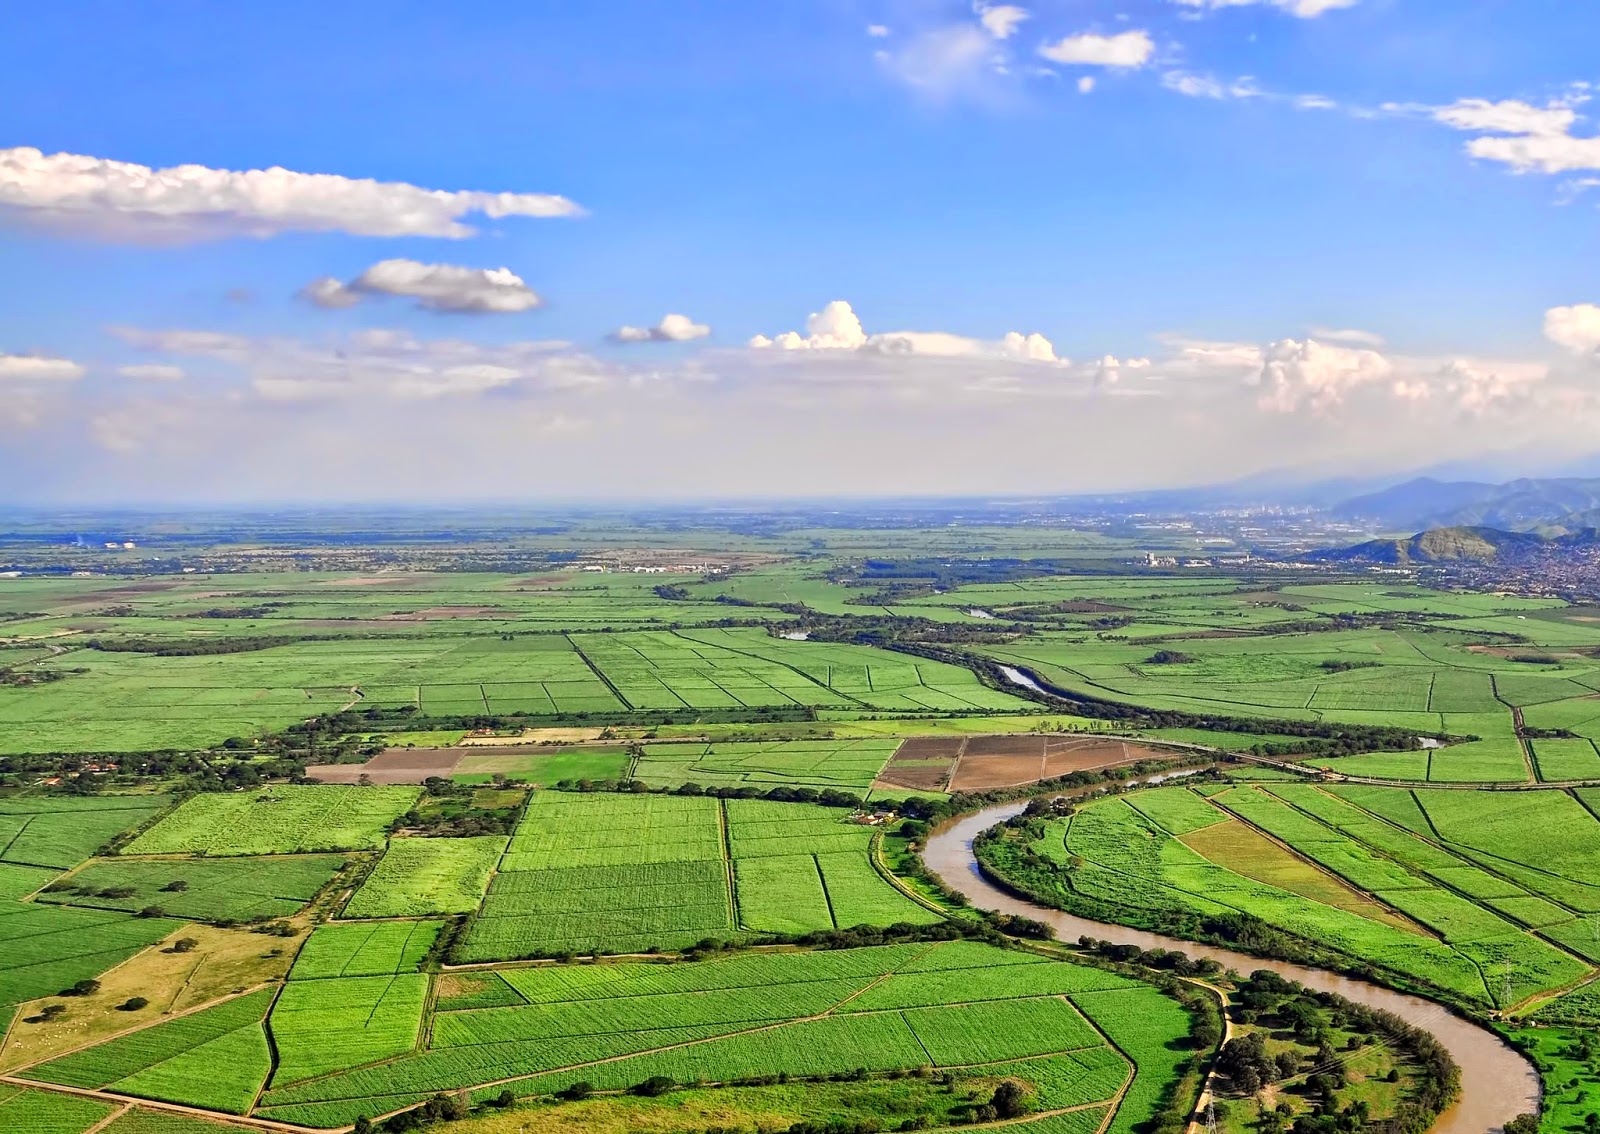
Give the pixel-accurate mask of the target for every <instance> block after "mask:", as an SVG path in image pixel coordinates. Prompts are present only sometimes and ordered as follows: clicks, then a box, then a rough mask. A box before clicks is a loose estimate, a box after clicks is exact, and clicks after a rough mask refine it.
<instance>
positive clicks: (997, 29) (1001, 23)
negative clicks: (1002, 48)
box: [973, 3, 1028, 39]
mask: <svg viewBox="0 0 1600 1134" xmlns="http://www.w3.org/2000/svg"><path fill="white" fill-rule="evenodd" d="M973 11H975V12H976V13H977V14H978V22H979V23H981V24H982V25H983V28H984V30H985V31H987V32H988V33H989V34H990V35H992V36H993V37H994V38H995V39H1010V38H1011V37H1012V36H1013V35H1015V34H1016V31H1017V29H1018V28H1019V27H1021V26H1022V21H1024V20H1026V19H1027V18H1028V10H1027V9H1026V8H1019V7H1017V6H1016V5H1015V4H983V3H977V4H974V5H973Z"/></svg>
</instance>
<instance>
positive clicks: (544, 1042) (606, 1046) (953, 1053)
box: [260, 941, 1189, 1128]
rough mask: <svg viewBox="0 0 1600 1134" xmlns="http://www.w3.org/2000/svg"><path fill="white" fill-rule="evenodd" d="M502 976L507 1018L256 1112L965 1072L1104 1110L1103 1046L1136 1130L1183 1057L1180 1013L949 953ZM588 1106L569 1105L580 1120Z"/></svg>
mask: <svg viewBox="0 0 1600 1134" xmlns="http://www.w3.org/2000/svg"><path fill="white" fill-rule="evenodd" d="M499 975H500V977H501V978H502V980H503V981H505V982H506V983H507V985H508V986H509V987H511V988H514V989H515V991H516V993H517V994H518V1001H517V1003H515V1004H512V1005H508V1006H503V1007H479V1008H465V1009H456V1010H446V1011H440V1012H439V1013H438V1014H437V1015H436V1017H435V1018H434V1020H433V1023H432V1026H431V1029H430V1034H431V1037H432V1039H431V1047H430V1049H429V1050H427V1051H423V1052H418V1053H415V1054H412V1055H409V1056H405V1057H402V1058H399V1059H395V1060H391V1061H388V1062H384V1063H380V1064H378V1065H376V1066H370V1067H366V1068H359V1069H355V1070H351V1071H347V1072H343V1073H339V1074H334V1075H331V1076H328V1077H326V1078H322V1079H317V1080H313V1081H310V1082H307V1083H304V1084H302V1085H299V1086H293V1085H290V1086H283V1087H279V1086H274V1087H273V1088H272V1089H271V1090H270V1091H269V1092H268V1094H267V1096H266V1097H265V1099H264V1100H263V1104H264V1106H263V1109H262V1110H261V1111H260V1114H261V1115H262V1116H263V1117H277V1118H280V1119H285V1120H290V1121H298V1122H304V1123H307V1124H310V1125H322V1126H326V1125H333V1124H336V1123H339V1122H348V1121H351V1120H353V1118H354V1117H355V1116H357V1115H359V1114H363V1113H373V1112H375V1111H377V1110H381V1109H387V1108H389V1107H390V1106H391V1105H404V1102H405V1101H409V1100H411V1099H414V1098H418V1097H422V1096H425V1095H426V1094H427V1093H429V1092H433V1091H440V1090H454V1089H459V1088H463V1087H467V1088H471V1087H474V1086H475V1085H477V1084H481V1083H497V1084H498V1083H500V1082H505V1083H506V1085H507V1086H508V1087H509V1088H510V1089H511V1090H512V1092H513V1093H514V1094H516V1095H519V1096H539V1095H548V1094H550V1093H552V1092H554V1091H557V1090H560V1089H562V1088H563V1087H564V1086H566V1085H568V1084H570V1083H573V1082H577V1081H579V1080H582V1081H584V1082H588V1083H590V1084H591V1085H592V1087H593V1088H594V1089H596V1090H598V1091H602V1092H604V1091H612V1090H623V1089H625V1088H627V1087H631V1086H632V1085H633V1084H635V1083H637V1082H640V1081H642V1080H643V1079H646V1078H649V1077H651V1076H654V1075H665V1076H668V1077H670V1078H671V1079H673V1080H674V1081H676V1082H680V1083H692V1082H694V1081H696V1080H704V1081H707V1082H722V1081H727V1080H730V1079H745V1078H751V1077H759V1076H763V1075H774V1074H776V1073H777V1072H778V1071H784V1072H786V1073H787V1074H788V1075H789V1076H791V1077H800V1076H809V1075H824V1076H825V1075H829V1074H833V1073H836V1072H838V1071H840V1070H850V1069H854V1068H858V1067H859V1068H865V1069H867V1070H868V1071H869V1072H870V1071H883V1072H887V1071H904V1070H910V1069H914V1068H917V1067H921V1066H924V1065H927V1064H930V1063H931V1064H933V1065H934V1066H935V1067H939V1066H944V1065H949V1066H952V1067H957V1068H968V1069H967V1070H962V1071H959V1072H957V1079H958V1083H961V1082H964V1081H965V1080H967V1079H973V1078H975V1079H978V1080H980V1081H983V1082H993V1081H995V1079H997V1078H998V1077H1000V1076H1002V1075H1006V1076H1013V1077H1016V1078H1018V1079H1019V1080H1021V1081H1023V1082H1025V1083H1027V1084H1028V1087H1029V1091H1030V1094H1032V1095H1033V1096H1034V1097H1035V1098H1036V1099H1038V1100H1039V1101H1040V1102H1042V1103H1045V1104H1047V1106H1048V1107H1049V1108H1050V1109H1059V1108H1062V1107H1069V1106H1089V1105H1091V1104H1094V1103H1096V1102H1103V1101H1104V1100H1108V1099H1110V1098H1112V1097H1113V1096H1114V1095H1116V1093H1117V1092H1118V1091H1119V1090H1120V1089H1121V1087H1122V1085H1123V1083H1124V1082H1125V1081H1126V1080H1127V1079H1128V1077H1129V1075H1130V1073H1131V1072H1132V1070H1133V1068H1132V1067H1131V1066H1130V1064H1129V1063H1128V1062H1127V1061H1126V1060H1125V1059H1124V1057H1123V1056H1122V1055H1121V1054H1120V1053H1119V1051H1118V1050H1117V1047H1114V1046H1113V1045H1112V1044H1111V1043H1108V1041H1107V1039H1106V1036H1107V1035H1110V1036H1111V1037H1112V1039H1113V1040H1114V1041H1115V1043H1116V1045H1117V1046H1120V1047H1121V1048H1122V1049H1123V1050H1126V1051H1130V1052H1132V1053H1133V1055H1134V1058H1135V1059H1136V1061H1137V1062H1138V1065H1139V1075H1138V1077H1137V1078H1136V1079H1135V1083H1136V1084H1137V1085H1138V1086H1139V1090H1138V1092H1137V1094H1130V1096H1129V1101H1128V1103H1127V1104H1125V1105H1126V1106H1127V1107H1128V1108H1129V1110H1128V1114H1127V1116H1126V1121H1125V1125H1126V1126H1128V1127H1130V1128H1131V1126H1132V1125H1134V1124H1135V1123H1138V1122H1140V1121H1142V1120H1144V1119H1146V1118H1148V1117H1149V1108H1150V1106H1151V1105H1152V1104H1153V1100H1155V1099H1157V1098H1159V1097H1160V1095H1161V1094H1162V1093H1163V1092H1164V1091H1165V1090H1166V1089H1167V1088H1168V1086H1169V1085H1170V1083H1171V1082H1172V1080H1173V1078H1174V1077H1175V1072H1176V1067H1177V1066H1178V1064H1179V1063H1181V1062H1183V1061H1184V1060H1186V1058H1187V1056H1186V1055H1185V1054H1184V1053H1183V1052H1182V1050H1181V1049H1182V1045H1181V1043H1180V1042H1179V1041H1180V1040H1181V1037H1183V1036H1185V1035H1186V1034H1187V1032H1188V1028H1189V1020H1188V1015H1187V1013H1186V1012H1185V1011H1184V1010H1183V1009H1182V1008H1181V1007H1179V1006H1178V1005H1177V1004H1176V1003H1175V1002H1173V1001H1170V1000H1167V999H1166V998H1165V997H1163V996H1161V995H1160V994H1159V993H1157V992H1155V991H1154V990H1153V989H1150V988H1148V987H1147V986H1143V985H1138V984H1136V983H1133V982H1130V981H1128V980H1127V979H1126V978H1123V977H1119V976H1116V975H1114V974H1110V973H1106V972H1104V971H1101V970H1096V969H1085V968H1081V967H1079V966H1076V965H1070V964H1065V963H1062V962H1055V961H1047V960H1044V959H1042V958H1038V957H1032V956H1029V955H1027V954H1016V953H1007V952H1003V951H1000V950H996V949H993V948H991V947H988V946H983V945H976V944H970V943H967V942H960V941H958V942H951V943H946V944H908V945H899V946H888V947H880V948H870V949H850V950H840V951H830V952H819V953H779V954H765V955H763V954H734V955H730V956H727V957H724V958H721V959H717V960H709V961H703V962H700V963H698V964H693V965H682V964H659V963H655V964H652V963H639V962H632V963H610V964H599V965H588V966H556V967H539V968H519V969H505V970H501V971H500V974H499ZM969 990H970V991H969ZM874 993H875V994H876V997H877V998H876V999H872V1000H868V999H866V998H865V995H864V994H874ZM974 997H975V998H974ZM274 1019H276V1017H274ZM1158 1053H1159V1054H1158ZM595 1060H607V1062H603V1063H595V1062H594V1061H595ZM973 1065H980V1066H973ZM870 1082H872V1081H869V1083H870ZM860 1088H861V1089H862V1090H863V1091H878V1090H885V1089H888V1088H880V1087H875V1086H869V1085H868V1084H861V1085H860ZM500 1089H501V1088H500V1087H499V1086H494V1087H489V1088H486V1089H485V1090H484V1091H483V1092H482V1093H483V1094H484V1095H485V1096H488V1095H491V1094H495V1093H498V1091H499V1090H500ZM767 1101H768V1102H769V1103H770V1102H771V1101H772V1100H767ZM680 1102H683V1103H685V1104H687V1105H690V1106H693V1105H694V1101H693V1098H692V1096H690V1098H688V1099H684V1100H679V1099H678V1098H677V1097H676V1096H674V1098H673V1103H674V1105H675V1106H676V1105H677V1104H679V1103H680ZM730 1105H739V1104H736V1103H732V1102H730ZM590 1108H591V1104H579V1105H578V1106H576V1107H575V1108H574V1111H573V1113H575V1114H580V1115H586V1114H589V1113H590ZM563 1109H564V1108H563ZM614 1112H615V1108H612V1111H610V1112H602V1113H614ZM627 1112H628V1110H627V1108H623V1113H627ZM807 1113H810V1112H809V1111H808V1112H807ZM523 1120H524V1121H526V1119H523Z"/></svg>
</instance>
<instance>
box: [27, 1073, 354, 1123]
mask: <svg viewBox="0 0 1600 1134" xmlns="http://www.w3.org/2000/svg"><path fill="white" fill-rule="evenodd" d="M0 1083H10V1084H11V1085H12V1086H15V1087H34V1088H37V1089H38V1090H41V1091H55V1092H56V1093H58V1094H63V1095H76V1096H78V1097H79V1098H86V1099H97V1100H99V1101H100V1102H105V1103H116V1104H122V1103H126V1104H127V1105H128V1106H130V1107H133V1106H140V1107H148V1108H149V1109H151V1110H168V1111H172V1112H174V1113H176V1114H187V1115H192V1116H193V1117H195V1118H203V1119H207V1120H209V1121H211V1122H232V1123H236V1124H239V1125H243V1126H253V1127H255V1128H256V1129H258V1130H281V1131H286V1132H287V1134H330V1131H329V1130H327V1129H326V1128H323V1127H314V1126H296V1125H295V1124H293V1123H291V1122H278V1121H276V1120H275V1119H271V1118H254V1117H250V1116H246V1115H242V1114H226V1113H224V1112H223V1111H220V1110H206V1109H205V1108H204V1107H198V1106H185V1105H184V1104H183V1103H169V1102H163V1101H162V1100H160V1099H147V1098H141V1097H140V1096H138V1095H124V1094H119V1093H116V1092H113V1091H107V1090H90V1089H88V1088H86V1087H68V1086H65V1085H64V1084H61V1083H34V1082H31V1081H29V1080H27V1079H14V1078H12V1077H11V1076H10V1075H0ZM343 1129H346V1130H348V1129H349V1127H344V1128H343ZM331 1134H337V1132H331Z"/></svg>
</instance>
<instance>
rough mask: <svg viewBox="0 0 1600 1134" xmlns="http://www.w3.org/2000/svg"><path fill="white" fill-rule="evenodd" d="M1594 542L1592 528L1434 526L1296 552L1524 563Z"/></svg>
mask: <svg viewBox="0 0 1600 1134" xmlns="http://www.w3.org/2000/svg"><path fill="white" fill-rule="evenodd" d="M1597 543H1600V532H1596V531H1595V529H1593V528H1587V529H1584V530H1582V531H1578V532H1573V533H1571V534H1569V535H1562V536H1556V537H1554V538H1546V537H1544V536H1541V535H1537V534H1534V533H1532V532H1507V531H1501V530H1500V529H1498V528H1484V527H1453V528H1434V529H1432V530H1430V531H1425V532H1419V533H1418V534H1417V535H1414V536H1411V537H1410V538H1407V539H1374V540H1368V541H1367V542H1366V543H1358V544H1356V545H1355V546H1354V547H1336V548H1330V549H1328V550H1325V551H1314V552H1311V553H1310V554H1308V555H1304V556H1301V558H1302V559H1304V560H1308V561H1310V562H1314V563H1350V564H1368V565H1374V566H1384V565H1387V566H1396V567H1409V566H1424V565H1430V564H1467V563H1494V564H1499V565H1507V564H1517V563H1527V562H1530V561H1533V560H1537V559H1541V558H1544V557H1547V556H1550V555H1552V554H1555V555H1559V554H1561V553H1563V552H1567V551H1572V550H1575V549H1578V548H1592V547H1594V546H1595V545H1596V544H1597Z"/></svg>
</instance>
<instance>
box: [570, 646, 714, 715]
mask: <svg viewBox="0 0 1600 1134" xmlns="http://www.w3.org/2000/svg"><path fill="white" fill-rule="evenodd" d="M561 636H562V637H563V638H565V639H566V640H567V645H569V646H571V647H572V652H573V653H575V654H577V655H578V656H579V657H580V658H582V659H583V664H584V665H586V666H588V667H589V672H590V673H592V674H594V675H595V676H596V677H597V678H599V679H600V684H602V685H604V686H605V687H606V688H607V689H609V690H611V695H612V696H613V697H615V698H616V699H617V700H618V701H619V702H621V704H622V707H623V708H624V709H628V710H635V709H637V708H638V707H639V706H637V705H635V704H634V703H633V702H632V701H630V700H628V699H627V698H626V697H624V696H623V695H622V690H620V689H618V688H617V687H616V686H615V685H613V684H611V679H610V678H609V677H607V676H606V675H605V674H604V673H602V672H601V670H600V667H599V666H597V665H595V664H594V662H593V661H592V660H590V658H589V655H588V654H586V653H584V652H583V647H582V646H580V645H578V643H577V642H575V641H574V640H573V638H572V634H571V633H570V632H568V631H566V630H563V631H562V632H561ZM635 652H637V651H635ZM679 700H682V698H681V697H680V698H679ZM550 703H551V704H552V705H553V704H555V701H554V699H552V700H551V702H550Z"/></svg>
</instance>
